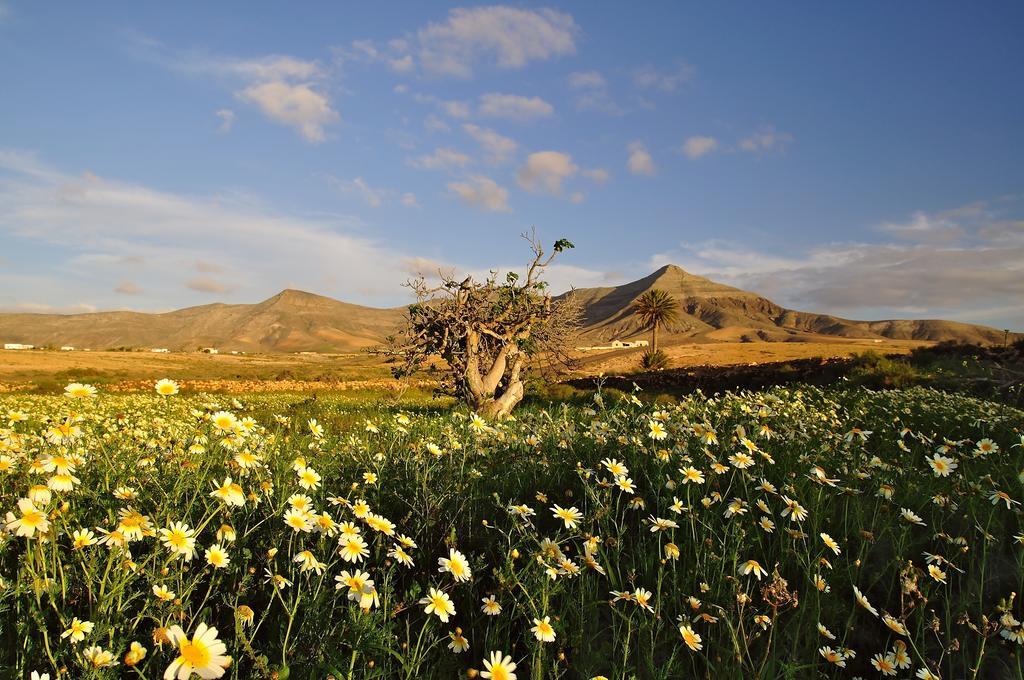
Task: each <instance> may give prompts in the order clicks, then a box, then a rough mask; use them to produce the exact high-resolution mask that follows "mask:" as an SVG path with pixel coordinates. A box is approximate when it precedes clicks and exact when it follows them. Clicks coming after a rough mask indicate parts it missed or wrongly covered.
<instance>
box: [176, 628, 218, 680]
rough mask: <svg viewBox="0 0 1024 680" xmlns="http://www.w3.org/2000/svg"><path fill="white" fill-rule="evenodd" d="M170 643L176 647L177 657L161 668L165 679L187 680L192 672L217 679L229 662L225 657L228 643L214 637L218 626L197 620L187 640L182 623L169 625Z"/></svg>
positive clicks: (202, 676)
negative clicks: (196, 624)
mask: <svg viewBox="0 0 1024 680" xmlns="http://www.w3.org/2000/svg"><path fill="white" fill-rule="evenodd" d="M167 637H168V639H170V642H171V644H172V645H173V646H174V647H175V648H177V650H178V658H176V659H175V660H174V661H172V662H171V665H170V666H168V667H167V670H166V671H164V679H165V680H173V678H178V680H188V678H189V677H191V676H192V674H193V673H195V674H196V675H198V676H199V677H201V678H219V677H221V676H222V675H224V671H225V670H226V669H227V668H228V667H229V666H230V665H231V657H230V656H226V655H225V652H226V651H227V646H225V644H224V643H223V642H221V641H220V640H219V639H217V629H216V628H210V627H209V626H207V625H206V624H205V623H200V624H199V626H198V627H197V628H196V632H195V635H193V636H192V638H191V639H190V638H189V637H188V636H187V635H186V634H185V631H183V630H182V629H181V626H171V629H170V630H169V631H168V633H167Z"/></svg>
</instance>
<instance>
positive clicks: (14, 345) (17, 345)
mask: <svg viewBox="0 0 1024 680" xmlns="http://www.w3.org/2000/svg"><path fill="white" fill-rule="evenodd" d="M35 348H36V346H35V345H23V344H21V343H20V342H5V343H4V349H35Z"/></svg>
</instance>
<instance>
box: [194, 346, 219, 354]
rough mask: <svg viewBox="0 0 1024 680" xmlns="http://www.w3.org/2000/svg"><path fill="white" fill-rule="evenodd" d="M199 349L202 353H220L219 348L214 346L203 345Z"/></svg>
mask: <svg viewBox="0 0 1024 680" xmlns="http://www.w3.org/2000/svg"><path fill="white" fill-rule="evenodd" d="M199 351H200V352H202V353H203V354H220V350H219V349H217V348H216V347H203V348H202V349H201V350H199Z"/></svg>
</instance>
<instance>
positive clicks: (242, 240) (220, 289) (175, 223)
mask: <svg viewBox="0 0 1024 680" xmlns="http://www.w3.org/2000/svg"><path fill="white" fill-rule="evenodd" d="M363 230H364V226H363V225H362V223H361V222H360V221H359V220H358V219H357V218H354V217H333V218H328V217H324V218H309V217H302V216H296V215H288V214H277V213H275V212H273V211H272V210H269V209H268V208H267V207H266V206H265V205H263V204H261V203H260V202H259V201H255V200H252V199H251V198H249V197H246V196H243V195H230V194H219V195H217V194H215V195H210V196H190V195H184V194H177V193H170V192H165V191H159V190H156V189H152V188H150V187H147V186H144V185H140V184H135V183H131V182H124V181H120V180H116V179H108V178H104V177H97V176H95V175H92V174H69V173H66V172H63V171H60V170H56V169H54V168H51V167H49V166H47V165H45V164H42V163H40V162H39V161H37V160H35V159H34V158H33V157H32V156H30V155H25V154H20V153H13V152H0V239H2V240H3V241H4V242H5V243H7V244H14V243H28V244H32V247H35V248H48V249H50V250H51V251H52V252H53V253H54V260H53V261H54V272H55V275H57V276H61V277H65V278H64V280H65V283H64V284H63V285H61V286H56V287H53V288H52V289H50V288H47V287H46V286H45V285H44V284H32V288H26V287H24V285H22V286H19V287H18V289H19V290H22V291H29V290H39V291H42V290H52V293H53V294H54V295H57V296H61V290H62V289H65V288H67V283H66V281H67V280H68V279H67V277H70V276H79V277H81V279H82V280H83V281H87V282H89V284H90V285H91V284H95V285H98V286H103V285H104V284H103V283H102V282H103V281H109V283H107V284H106V288H105V289H106V290H107V291H110V290H111V289H112V288H113V287H114V286H116V285H118V283H119V281H121V277H122V276H123V274H122V273H121V272H122V268H123V266H124V265H123V264H117V263H120V262H126V261H135V262H139V261H141V262H142V264H138V265H135V266H134V269H133V270H132V271H133V278H132V281H133V283H134V284H135V285H137V286H138V287H139V288H141V289H143V291H144V292H143V293H142V294H140V295H137V296H136V297H138V298H140V299H142V298H145V299H148V300H153V301H154V302H156V301H159V303H160V305H159V306H161V307H167V306H168V303H169V304H170V305H172V306H174V305H177V304H179V303H180V301H181V293H182V291H187V290H192V291H202V292H203V293H204V294H213V293H217V294H224V293H225V292H228V293H231V294H232V295H236V296H240V297H243V298H244V299H247V300H252V299H258V298H259V296H263V295H269V294H272V293H274V292H277V291H276V290H274V286H275V285H277V284H278V283H280V282H283V281H288V280H291V281H292V282H293V283H294V285H296V286H298V287H303V288H306V289H310V290H317V291H321V292H324V293H326V294H336V295H338V296H339V297H344V298H346V299H356V300H361V301H364V302H366V303H370V304H372V303H373V302H374V301H385V302H387V303H389V304H390V303H393V302H395V301H396V300H398V299H401V297H402V291H401V289H399V288H398V285H399V284H400V283H401V282H402V281H403V280H404V279H405V274H404V273H403V272H401V271H400V267H399V264H398V260H399V259H400V258H401V250H400V249H396V248H395V246H394V244H391V243H383V242H379V241H377V240H376V239H373V238H367V237H365V236H361V235H359V233H360V232H362V231H363ZM60 253H66V255H64V257H66V258H68V259H67V260H66V261H61V260H60V259H59V258H60V257H61V256H60V255H59V254H60ZM83 255H92V256H91V257H81V256H83ZM76 258H77V263H76V264H75V265H74V268H73V271H69V270H68V265H67V264H66V262H70V260H71V259H76ZM197 261H198V262H197ZM195 270H198V271H199V274H200V275H199V276H196V275H195V274H194V273H191V272H193V271H195ZM114 277H116V278H114ZM111 279H113V280H111ZM186 299H187V298H186Z"/></svg>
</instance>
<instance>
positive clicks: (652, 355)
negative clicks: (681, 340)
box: [640, 349, 668, 371]
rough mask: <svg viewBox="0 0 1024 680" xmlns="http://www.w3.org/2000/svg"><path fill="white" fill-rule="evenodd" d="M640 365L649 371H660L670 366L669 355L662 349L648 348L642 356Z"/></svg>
mask: <svg viewBox="0 0 1024 680" xmlns="http://www.w3.org/2000/svg"><path fill="white" fill-rule="evenodd" d="M640 365H641V366H643V367H644V368H645V369H647V370H648V371H660V370H661V369H663V368H668V355H667V354H665V353H664V352H662V351H661V350H660V349H656V350H647V351H646V352H644V354H643V356H642V357H641V358H640Z"/></svg>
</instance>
